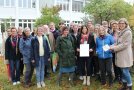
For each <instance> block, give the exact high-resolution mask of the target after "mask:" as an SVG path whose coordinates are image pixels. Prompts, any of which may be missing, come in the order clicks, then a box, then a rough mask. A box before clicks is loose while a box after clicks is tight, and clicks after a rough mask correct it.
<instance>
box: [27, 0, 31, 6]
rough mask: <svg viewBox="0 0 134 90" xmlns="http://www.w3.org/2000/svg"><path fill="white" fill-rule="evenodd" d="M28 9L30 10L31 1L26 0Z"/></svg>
mask: <svg viewBox="0 0 134 90" xmlns="http://www.w3.org/2000/svg"><path fill="white" fill-rule="evenodd" d="M28 8H31V0H28Z"/></svg>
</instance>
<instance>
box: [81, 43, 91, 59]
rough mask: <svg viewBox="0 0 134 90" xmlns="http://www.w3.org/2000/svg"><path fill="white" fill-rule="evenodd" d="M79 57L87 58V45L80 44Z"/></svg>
mask: <svg viewBox="0 0 134 90" xmlns="http://www.w3.org/2000/svg"><path fill="white" fill-rule="evenodd" d="M80 57H89V44H80Z"/></svg>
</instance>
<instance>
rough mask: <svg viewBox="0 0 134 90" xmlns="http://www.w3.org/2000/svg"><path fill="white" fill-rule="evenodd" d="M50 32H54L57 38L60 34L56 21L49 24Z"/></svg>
mask: <svg viewBox="0 0 134 90" xmlns="http://www.w3.org/2000/svg"><path fill="white" fill-rule="evenodd" d="M49 28H50V32H52V33H53V35H54V38H55V40H56V39H57V37H58V36H59V35H60V32H59V31H58V30H56V28H55V24H54V22H50V24H49Z"/></svg>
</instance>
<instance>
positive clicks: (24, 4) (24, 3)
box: [23, 0, 27, 8]
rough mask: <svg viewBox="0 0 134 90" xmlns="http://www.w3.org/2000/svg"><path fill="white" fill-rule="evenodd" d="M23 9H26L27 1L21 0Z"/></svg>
mask: <svg viewBox="0 0 134 90" xmlns="http://www.w3.org/2000/svg"><path fill="white" fill-rule="evenodd" d="M23 7H24V8H26V7H27V0H23Z"/></svg>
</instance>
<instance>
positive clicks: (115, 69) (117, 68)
mask: <svg viewBox="0 0 134 90" xmlns="http://www.w3.org/2000/svg"><path fill="white" fill-rule="evenodd" d="M113 66H114V73H115V78H116V79H120V80H121V77H122V72H121V69H120V68H119V67H117V66H116V65H115V54H114V53H113Z"/></svg>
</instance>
